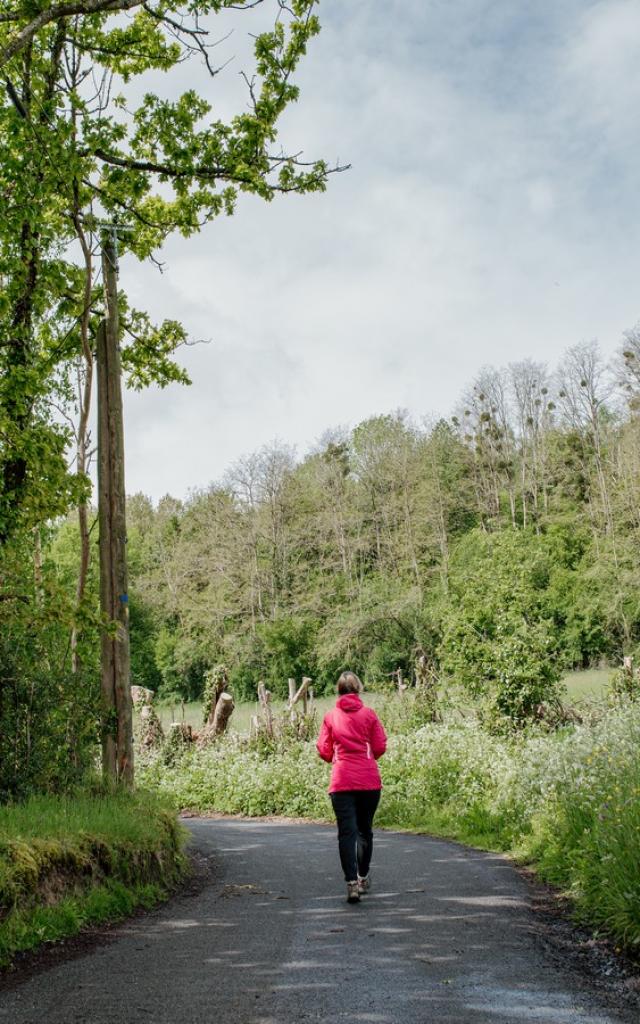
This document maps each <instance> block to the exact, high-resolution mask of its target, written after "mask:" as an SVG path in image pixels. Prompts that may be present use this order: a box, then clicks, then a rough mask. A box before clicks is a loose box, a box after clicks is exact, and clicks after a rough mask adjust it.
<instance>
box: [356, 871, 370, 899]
mask: <svg viewBox="0 0 640 1024" xmlns="http://www.w3.org/2000/svg"><path fill="white" fill-rule="evenodd" d="M370 888H371V878H370V876H369V875H365V877H364V878H362V877H361V876H360V875H358V892H359V893H360V895H361V896H366V895H367V893H368V892H369V889H370Z"/></svg>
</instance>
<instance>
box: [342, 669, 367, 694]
mask: <svg viewBox="0 0 640 1024" xmlns="http://www.w3.org/2000/svg"><path fill="white" fill-rule="evenodd" d="M362 689H363V687H362V683H361V682H360V679H359V678H358V676H357V675H356V674H355V672H343V673H342V675H341V676H340V678H339V679H338V693H339V694H341V695H344V694H345V693H361V692H362Z"/></svg>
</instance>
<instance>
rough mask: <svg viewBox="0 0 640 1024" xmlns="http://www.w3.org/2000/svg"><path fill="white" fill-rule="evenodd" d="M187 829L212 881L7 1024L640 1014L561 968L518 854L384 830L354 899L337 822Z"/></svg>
mask: <svg viewBox="0 0 640 1024" xmlns="http://www.w3.org/2000/svg"><path fill="white" fill-rule="evenodd" d="M187 824H188V826H189V828H190V829H191V830H192V832H193V835H194V846H195V848H196V849H197V850H198V851H200V852H201V853H202V854H203V855H204V856H206V857H208V858H211V860H212V876H211V881H210V882H209V884H207V885H206V886H205V887H204V888H203V889H202V890H201V891H200V892H199V893H197V894H196V895H193V894H192V895H188V894H182V895H178V896H176V897H175V898H174V899H172V900H171V901H170V902H169V903H167V904H165V905H164V906H163V907H162V908H160V909H158V910H157V911H155V912H153V913H151V914H146V915H142V916H140V917H138V918H136V919H134V920H132V921H130V922H129V923H127V924H125V925H123V926H121V927H119V928H118V929H117V930H116V932H115V933H114V934H113V935H112V937H111V939H110V941H108V942H106V943H104V944H101V945H99V946H98V947H97V948H96V947H94V948H90V949H89V950H88V951H86V952H85V953H84V954H82V955H79V956H77V957H75V958H74V959H72V960H69V961H67V962H62V963H58V964H57V965H56V966H54V967H52V968H51V969H49V970H46V971H44V972H39V973H36V974H35V975H34V976H32V977H31V978H29V979H28V980H26V981H25V982H24V983H22V984H19V985H17V986H16V987H15V988H13V989H11V990H9V991H4V992H2V993H0V1022H2V1024H80V1022H82V1024H142V1022H145V1024H296V1022H304V1024H339V1022H344V1021H349V1022H369V1024H418V1022H420V1024H432V1022H433V1024H435V1022H438V1024H489V1022H491V1024H519V1022H523V1024H524V1022H526V1024H531V1022H535V1021H540V1022H545V1024H621V1022H623V1021H625V1022H626V1021H628V1020H632V1019H633V1017H632V1016H626V1015H624V1011H622V1010H620V1009H618V1010H617V1011H616V1010H613V1009H609V1010H608V1009H607V1008H606V1003H604V1002H602V1000H603V999H604V998H605V997H604V996H599V995H597V994H595V993H594V992H593V991H592V990H591V989H590V988H589V986H588V984H587V983H586V981H585V980H584V978H583V977H582V976H581V975H580V974H578V973H575V972H573V971H572V970H571V969H570V968H569V967H568V966H564V967H560V966H558V963H557V962H554V960H552V959H549V958H548V956H547V954H545V952H544V950H543V946H542V944H541V943H540V942H539V941H538V937H537V934H536V933H537V929H538V927H539V926H538V923H537V919H536V917H535V915H534V914H533V913H532V912H531V909H530V906H529V891H528V886H527V883H526V882H525V881H524V880H523V879H522V878H521V877H520V876H519V875H518V873H517V872H516V871H514V869H513V868H512V867H511V866H510V864H509V863H508V862H507V861H506V860H504V859H502V858H501V857H498V856H495V855H493V854H488V853H480V852H478V851H475V850H467V849H465V848H464V847H461V846H458V845H457V844H454V843H448V842H444V841H441V840H436V839H431V838H429V837H425V836H411V835H404V834H398V833H389V832H386V833H377V834H376V848H375V852H374V865H373V873H372V877H373V880H374V887H373V890H372V892H371V895H370V896H368V897H367V898H366V899H363V900H362V902H361V903H360V904H356V905H348V904H347V903H346V902H345V898H344V897H345V893H344V885H343V883H342V880H341V878H340V873H339V867H338V857H337V844H336V839H335V830H334V829H333V828H332V827H329V826H322V825H313V824H305V825H297V824H282V823H275V822H265V821H259V820H257V821H246V820H210V819H193V820H189V821H188V822H187ZM616 1014H618V1015H616ZM619 1014H623V1015H622V1016H620V1015H619Z"/></svg>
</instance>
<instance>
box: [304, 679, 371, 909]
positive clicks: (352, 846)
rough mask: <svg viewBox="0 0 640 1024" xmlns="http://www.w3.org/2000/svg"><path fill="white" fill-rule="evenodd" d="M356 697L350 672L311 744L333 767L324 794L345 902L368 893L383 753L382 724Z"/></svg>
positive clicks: (357, 688) (356, 686) (358, 690)
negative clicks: (331, 817) (330, 808)
mask: <svg viewBox="0 0 640 1024" xmlns="http://www.w3.org/2000/svg"><path fill="white" fill-rule="evenodd" d="M361 692H362V683H361V682H360V680H359V679H358V676H357V675H356V674H355V672H343V673H342V675H341V676H340V678H339V679H338V695H339V696H338V700H337V701H336V706H335V707H334V708H333V710H332V711H329V712H328V713H327V714H326V715H325V716H324V720H323V722H322V728H321V729H320V735H319V737H318V742H317V744H316V746H317V748H318V753H319V754H320V757H321V758H322V759H323V761H328V762H329V764H331V765H332V768H331V783H330V785H329V794H330V796H331V803H332V804H333V810H334V813H335V816H336V821H337V823H338V847H339V850H340V863H341V864H342V870H343V871H344V877H345V880H346V882H347V900H348V901H349V903H357V902H358V901H359V899H360V897H361V896H362V895H363V894H364V893H366V892H368V891H369V886H370V879H369V865H370V864H371V854H372V851H373V831H372V825H373V817H374V815H375V813H376V809H377V807H378V802H379V800H380V790H381V789H382V782H381V780H380V772H379V770H378V765H377V764H376V762H377V760H378V758H379V757H382V755H383V754H384V752H385V750H386V749H387V737H386V735H385V731H384V729H383V728H382V723H381V722H380V719H379V718H378V716H377V715H376V713H375V711H374V710H373V708H367V707H365V705H364V704H363V703H362V700H361V699H360V693H361Z"/></svg>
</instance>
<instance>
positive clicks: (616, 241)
mask: <svg viewBox="0 0 640 1024" xmlns="http://www.w3.org/2000/svg"><path fill="white" fill-rule="evenodd" d="M320 16H321V21H322V26H323V29H322V33H321V35H320V36H319V37H318V38H317V39H315V40H314V41H313V42H312V44H311V47H310V51H309V54H308V56H307V58H306V60H305V62H304V66H302V67H301V69H300V72H299V74H298V82H299V84H300V86H301V90H302V91H301V97H300V101H299V103H298V104H297V106H296V107H295V108H294V109H292V110H291V111H289V112H288V113H287V115H286V118H285V119H284V121H283V124H282V140H283V143H284V145H285V146H286V147H287V148H289V149H290V150H296V151H297V150H299V149H303V150H304V153H305V156H306V157H307V158H312V157H318V156H322V157H325V158H327V159H329V160H335V159H339V160H341V161H343V162H350V163H351V164H352V169H351V170H350V171H348V172H347V173H344V174H341V175H336V176H334V178H333V179H332V180H331V181H330V184H329V188H328V190H327V192H326V193H324V194H318V195H311V196H304V197H298V196H286V197H282V198H280V199H278V200H276V201H274V202H273V203H271V204H265V203H263V202H261V201H259V200H257V199H254V198H251V197H243V198H242V199H241V200H240V202H239V205H238V210H237V212H236V214H235V216H233V217H232V218H225V219H220V220H218V221H216V222H215V223H214V224H212V225H210V226H208V227H207V229H206V230H204V231H203V232H202V234H201V235H200V236H198V237H196V238H193V239H190V240H185V239H182V238H175V239H172V240H171V242H170V243H169V244H168V245H167V246H166V249H165V251H164V253H163V258H164V259H165V260H166V269H165V273H164V274H163V275H162V276H160V274H159V273H158V271H157V269H155V268H154V267H151V266H140V265H139V264H137V263H136V262H135V261H134V260H133V259H132V258H131V257H129V258H125V259H124V260H123V265H122V283H123V285H124V286H125V287H126V289H127V291H128V292H129V294H130V296H131V298H132V299H133V300H134V301H135V303H136V304H137V305H138V306H140V307H142V308H145V309H147V310H148V311H149V312H150V313H151V314H152V316H153V317H154V318H156V319H162V318H163V317H172V318H176V319H179V320H181V321H182V322H183V323H184V324H185V325H186V327H187V328H188V330H189V332H190V334H191V336H192V337H193V338H202V339H208V340H209V344H207V345H201V346H198V347H195V348H191V349H188V350H185V351H184V352H183V353H181V357H182V361H183V363H184V364H185V365H186V367H187V369H188V371H189V373H190V374H191V376H192V378H193V385H192V386H191V387H190V388H184V387H180V386H177V385H174V386H173V387H171V388H169V389H166V390H164V391H159V390H157V389H153V390H149V391H147V392H145V393H143V394H140V395H138V394H131V393H130V394H128V396H127V399H126V443H127V453H128V463H127V466H128V468H127V475H128V478H127V489H128V491H129V492H130V493H132V492H134V491H139V490H141V491H144V492H145V493H147V494H149V495H151V496H153V497H154V498H158V497H160V496H161V495H162V494H165V493H167V492H169V493H172V494H174V495H176V496H178V497H183V496H185V495H186V494H187V492H188V491H189V489H190V488H200V487H206V486H207V485H208V484H209V483H211V482H212V481H214V480H216V479H219V478H220V477H221V476H222V474H223V472H224V470H225V469H226V468H227V467H228V466H229V465H230V463H232V462H233V460H234V459H236V458H237V457H238V456H239V455H241V454H243V453H247V452H250V451H253V450H255V449H256V448H258V447H259V446H260V445H261V444H264V443H265V442H267V441H270V440H272V439H274V438H278V439H280V440H282V441H284V442H287V443H289V444H292V445H295V446H296V448H297V450H298V453H299V454H300V455H303V454H304V453H305V451H307V450H308V448H309V447H310V446H311V445H313V443H314V441H315V440H316V439H317V438H318V437H319V436H320V435H321V434H322V433H323V432H324V431H325V430H326V429H327V428H329V427H334V426H337V425H339V424H345V425H354V424H356V423H357V422H359V421H360V420H362V419H364V418H366V417H368V416H371V415H375V414H378V413H383V412H390V411H393V410H395V409H398V408H406V409H408V410H409V412H410V413H411V415H412V416H413V417H414V418H415V419H416V420H419V419H420V418H421V417H422V416H424V415H433V414H435V415H447V414H449V413H450V412H451V411H452V407H453V406H454V405H455V403H456V400H457V398H458V397H459V394H460V392H461V390H462V389H463V387H464V386H465V385H466V384H467V383H468V382H469V381H470V379H471V378H472V377H473V376H474V374H475V373H476V372H477V371H478V370H479V369H480V368H481V367H482V366H484V365H486V364H494V365H504V364H507V363H509V362H512V361H515V360H519V359H524V358H527V357H529V358H534V359H537V360H542V361H546V362H548V363H549V364H550V365H553V364H554V363H555V361H556V359H557V357H558V355H559V354H560V353H561V352H562V351H563V350H564V349H565V348H567V347H568V346H569V345H573V344H576V343H578V342H581V341H588V340H590V339H592V338H598V339H599V341H600V343H601V345H602V348H603V350H604V351H605V353H607V354H610V353H612V352H613V351H614V350H615V349H616V348H617V347H618V345H619V344H620V340H621V334H622V332H623V330H625V329H626V328H629V327H631V326H633V324H634V323H636V322H637V321H638V319H640V292H639V277H640V275H639V271H640V259H639V253H640V190H639V188H638V182H639V177H640V174H639V171H640V132H639V130H638V109H639V108H640V61H639V60H638V54H639V53H640V4H638V3H637V0H595V2H593V0H519V2H518V3H514V2H513V0H384V2H382V0H322V2H321V4H320ZM261 18H262V19H263V20H264V14H263V13H262V12H259V13H257V14H255V15H252V14H250V13H243V14H236V15H235V16H234V17H233V19H231V17H230V15H229V16H228V18H227V21H225V22H224V24H221V31H222V29H223V28H224V30H225V31H226V30H227V29H228V28H229V27H231V25H233V26H235V32H234V35H233V36H232V37H231V38H230V39H229V40H228V41H227V42H226V43H224V44H222V45H221V47H220V50H219V53H220V56H221V57H223V58H226V57H231V56H235V61H234V62H233V63H232V64H231V65H230V66H229V68H228V69H227V70H226V72H225V73H224V75H221V76H219V78H218V79H216V80H215V83H212V85H209V83H208V82H207V81H206V79H205V76H204V75H203V74H202V73H201V72H200V70H199V69H198V68H197V67H196V65H195V64H193V65H190V66H189V67H185V66H182V67H181V68H180V69H179V72H178V77H177V79H176V77H175V76H174V77H173V78H172V79H171V82H172V84H171V89H172V90H173V91H174V92H175V94H177V93H178V92H179V91H181V90H182V89H184V88H189V87H194V88H197V89H199V90H200V91H203V92H207V94H208V95H210V97H211V99H212V101H213V102H214V104H215V106H216V111H215V112H216V113H217V114H224V115H228V114H229V113H232V112H233V111H234V110H238V109H239V108H240V107H241V106H242V104H243V103H244V95H243V92H242V89H241V81H240V78H239V74H238V72H239V71H240V70H242V69H243V68H244V69H247V68H248V67H249V61H248V59H247V56H246V55H247V52H248V51H247V42H246V40H247V33H248V32H250V31H256V27H262V22H261V21H260V19H261ZM151 84H152V86H153V87H154V88H156V87H157V88H162V89H164V90H167V89H168V88H169V80H168V78H167V80H166V81H165V82H164V83H162V82H159V81H153V82H152V83H151ZM144 86H145V87H148V86H149V82H148V81H147V82H145V83H144Z"/></svg>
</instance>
